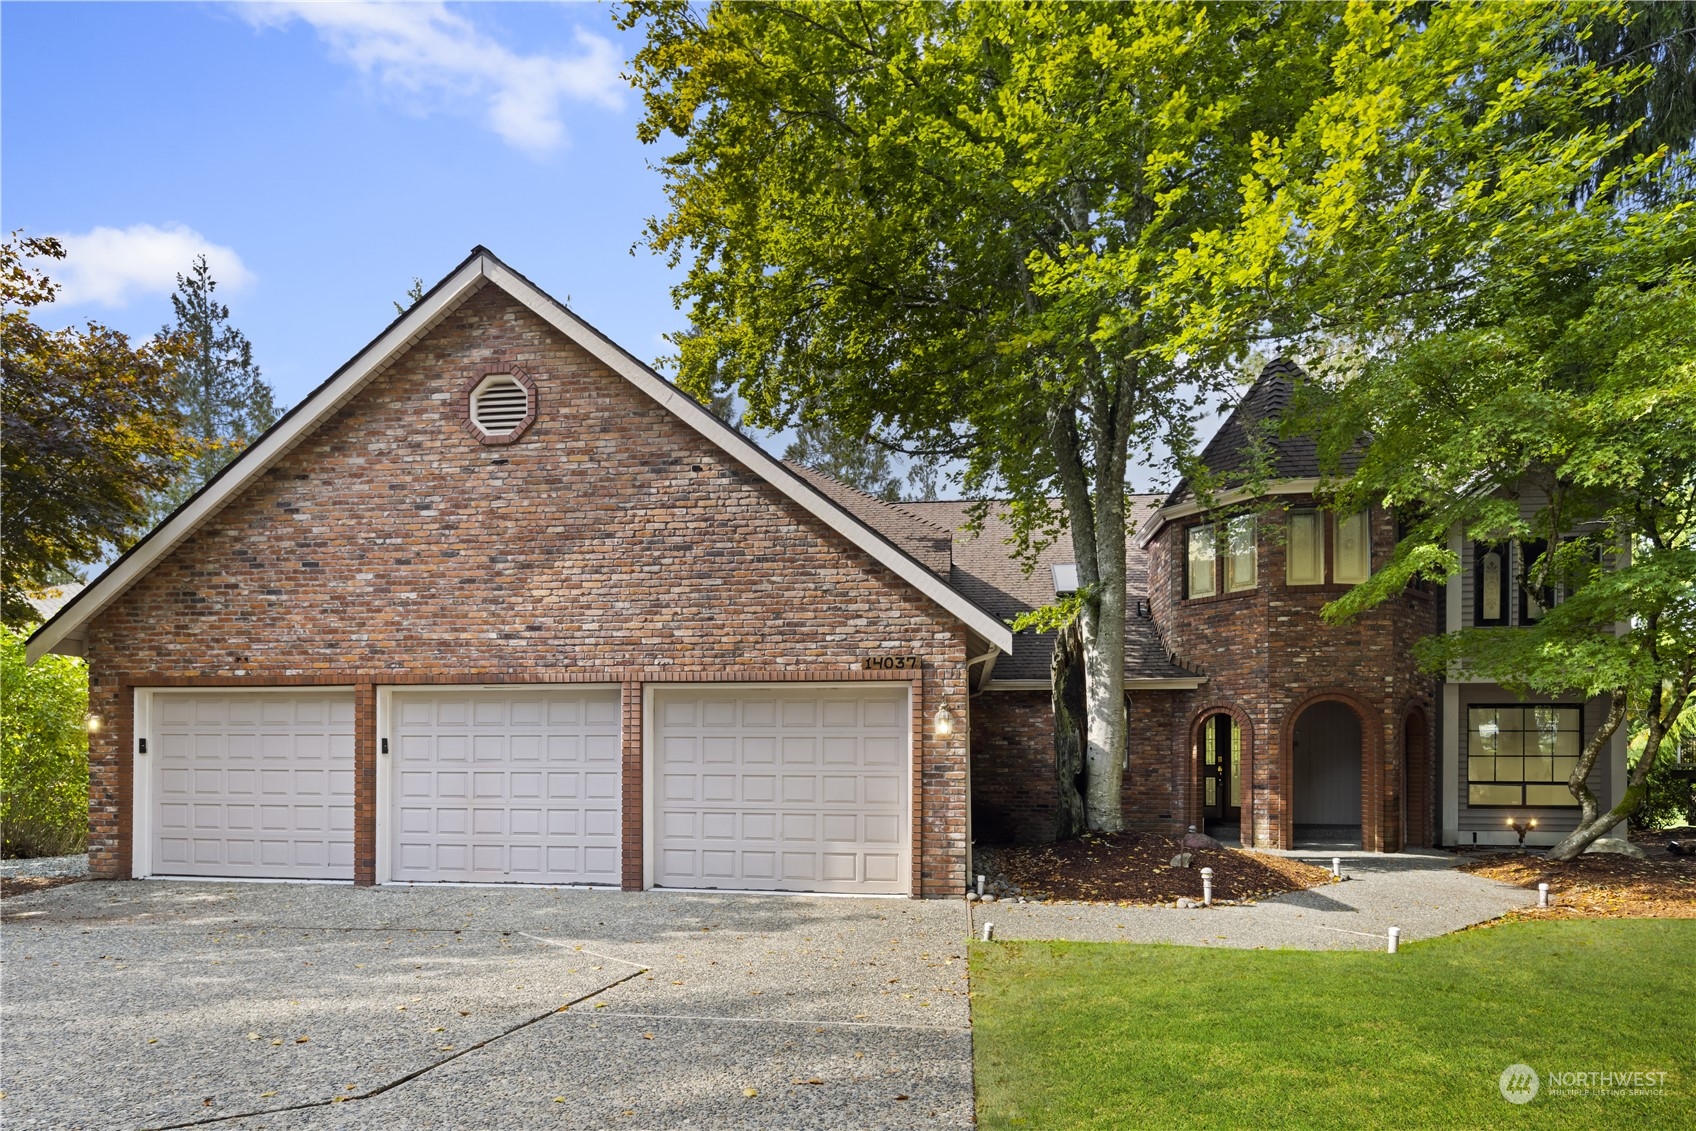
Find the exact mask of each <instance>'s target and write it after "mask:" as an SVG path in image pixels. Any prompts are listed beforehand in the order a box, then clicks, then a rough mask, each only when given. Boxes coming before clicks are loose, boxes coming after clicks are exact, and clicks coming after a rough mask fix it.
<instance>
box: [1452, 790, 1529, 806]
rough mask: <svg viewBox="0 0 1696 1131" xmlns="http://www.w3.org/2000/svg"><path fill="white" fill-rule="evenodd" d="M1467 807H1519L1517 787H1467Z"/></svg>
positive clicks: (1520, 802)
mask: <svg viewBox="0 0 1696 1131" xmlns="http://www.w3.org/2000/svg"><path fill="white" fill-rule="evenodd" d="M1466 803H1467V804H1468V805H1520V804H1523V802H1522V801H1521V800H1520V787H1519V786H1517V785H1469V786H1467V787H1466Z"/></svg>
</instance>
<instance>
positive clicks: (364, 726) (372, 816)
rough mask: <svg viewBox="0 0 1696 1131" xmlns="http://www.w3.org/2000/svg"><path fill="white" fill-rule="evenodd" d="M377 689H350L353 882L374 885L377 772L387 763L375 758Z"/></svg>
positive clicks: (361, 685) (366, 683)
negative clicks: (351, 716) (351, 693)
mask: <svg viewBox="0 0 1696 1131" xmlns="http://www.w3.org/2000/svg"><path fill="white" fill-rule="evenodd" d="M377 741H378V739H377V688H376V686H375V685H374V684H372V683H370V682H369V681H361V682H359V683H357V684H355V685H354V688H353V882H354V884H355V886H357V887H373V886H375V885H376V883H377V773H378V767H379V765H380V764H381V765H384V766H386V765H387V762H386V761H385V760H383V759H380V758H378V757H377Z"/></svg>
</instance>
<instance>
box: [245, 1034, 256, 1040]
mask: <svg viewBox="0 0 1696 1131" xmlns="http://www.w3.org/2000/svg"><path fill="white" fill-rule="evenodd" d="M247 1039H248V1040H250V1041H257V1040H258V1039H259V1034H258V1033H249V1034H248V1035H247Z"/></svg>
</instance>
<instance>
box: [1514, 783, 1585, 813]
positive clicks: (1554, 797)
mask: <svg viewBox="0 0 1696 1131" xmlns="http://www.w3.org/2000/svg"><path fill="white" fill-rule="evenodd" d="M1525 803H1526V804H1527V805H1557V806H1558V805H1568V806H1572V807H1574V808H1576V807H1577V805H1578V799H1577V798H1576V797H1574V796H1573V795H1572V791H1571V790H1570V789H1568V788H1567V787H1566V786H1564V785H1528V786H1526V787H1525Z"/></svg>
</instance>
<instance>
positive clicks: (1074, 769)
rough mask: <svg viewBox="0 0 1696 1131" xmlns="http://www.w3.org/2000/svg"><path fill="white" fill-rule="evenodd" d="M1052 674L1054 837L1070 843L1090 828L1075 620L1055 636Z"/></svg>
mask: <svg viewBox="0 0 1696 1131" xmlns="http://www.w3.org/2000/svg"><path fill="white" fill-rule="evenodd" d="M1049 675H1050V681H1051V684H1052V686H1053V691H1054V778H1055V781H1054V785H1055V796H1056V800H1057V804H1056V806H1055V815H1054V838H1055V839H1056V840H1069V839H1071V838H1072V837H1075V836H1081V835H1083V834H1084V833H1085V832H1086V831H1088V828H1089V824H1088V821H1087V819H1086V817H1085V814H1084V791H1085V790H1086V789H1087V788H1088V777H1087V775H1086V773H1085V770H1084V751H1085V749H1086V748H1087V746H1088V733H1089V720H1088V717H1087V716H1086V714H1085V709H1084V641H1083V634H1082V632H1081V631H1080V629H1079V628H1078V622H1077V621H1075V620H1074V621H1073V622H1072V623H1071V624H1068V625H1067V626H1066V627H1065V628H1062V629H1061V630H1060V631H1059V632H1058V633H1057V634H1055V637H1054V655H1053V656H1052V657H1051V658H1050V660H1049Z"/></svg>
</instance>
